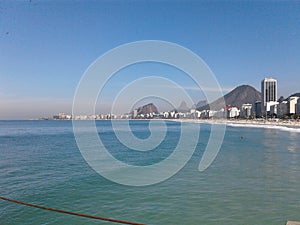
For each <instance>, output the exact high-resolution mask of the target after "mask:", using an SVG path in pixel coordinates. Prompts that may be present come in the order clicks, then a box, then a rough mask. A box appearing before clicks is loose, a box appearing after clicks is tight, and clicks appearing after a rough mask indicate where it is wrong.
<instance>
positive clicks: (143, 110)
mask: <svg viewBox="0 0 300 225" xmlns="http://www.w3.org/2000/svg"><path fill="white" fill-rule="evenodd" d="M136 110H137V115H141V114H144V115H147V114H150V113H156V114H158V113H159V112H158V110H157V107H156V106H155V105H154V104H153V103H149V104H147V105H143V106H141V107H138V108H137V109H136Z"/></svg>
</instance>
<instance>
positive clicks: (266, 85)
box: [255, 78, 300, 118]
mask: <svg viewBox="0 0 300 225" xmlns="http://www.w3.org/2000/svg"><path fill="white" fill-rule="evenodd" d="M261 95H262V100H261V101H258V102H256V103H255V114H256V117H267V116H272V117H279V118H283V117H285V116H291V115H294V114H300V97H298V96H290V97H289V98H287V99H285V100H284V99H281V100H280V101H279V100H277V80H276V79H273V78H265V79H263V80H262V82H261Z"/></svg>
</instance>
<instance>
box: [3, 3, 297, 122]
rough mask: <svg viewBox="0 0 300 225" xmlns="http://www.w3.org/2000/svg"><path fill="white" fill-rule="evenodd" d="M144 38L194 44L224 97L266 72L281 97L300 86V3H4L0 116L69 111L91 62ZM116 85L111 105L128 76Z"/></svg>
mask: <svg viewBox="0 0 300 225" xmlns="http://www.w3.org/2000/svg"><path fill="white" fill-rule="evenodd" d="M139 40H163V41H169V42H174V43H177V44H179V45H182V46H184V47H186V48H188V49H190V50H192V51H193V52H195V53H196V54H197V55H199V56H200V57H201V58H202V59H203V60H204V61H205V62H206V63H207V65H208V66H209V67H210V68H211V70H212V71H213V72H214V74H215V76H216V77H217V79H218V81H219V83H220V85H221V87H222V88H223V91H224V92H225V93H226V92H228V91H229V90H231V89H233V88H234V87H236V86H238V85H241V84H249V85H252V86H254V87H255V88H256V89H258V90H259V89H260V81H261V80H262V79H263V78H264V77H274V78H276V79H277V80H278V95H279V96H280V95H284V96H285V97H287V96H288V95H290V94H293V93H295V92H300V1H167V0H164V1H159V0H156V1H143V0H142V1H127V0H124V1H84V0H82V1H64V0H62V1H44V0H43V1H36V0H31V1H0V119H28V118H36V117H42V116H51V115H53V114H56V113H58V112H60V111H64V112H66V113H70V112H71V106H72V99H73V96H74V92H75V90H76V87H77V84H78V82H79V80H80V78H81V76H82V75H83V73H84V71H85V70H86V69H87V68H88V66H89V65H90V64H91V63H92V62H93V61H94V60H96V59H97V58H98V57H99V56H101V55H102V54H104V53H105V52H107V51H108V50H110V49H112V48H115V47H117V46H119V45H121V44H125V43H128V42H133V41H139ZM141 68H142V67H141ZM141 68H138V67H137V68H136V71H135V72H134V70H133V71H131V73H145V71H144V72H143V71H141ZM144 68H147V65H146V66H145V67H144ZM152 69H155V68H152ZM138 71H140V72H138ZM160 71H161V70H158V71H156V73H159V72H160ZM163 71H164V72H166V75H165V76H166V77H168V69H166V70H163ZM124 74H126V71H125V72H124ZM128 74H129V73H127V75H128ZM144 75H145V74H144ZM123 77H124V76H123ZM125 80H126V79H125ZM112 81H113V83H112V84H111V87H112V88H107V93H106V100H107V101H110V98H109V96H110V92H109V90H110V89H111V90H117V88H118V87H121V86H122V85H121V84H119V83H118V82H120V83H122V82H124V79H121V76H120V79H115V80H112ZM178 81H180V82H181V83H182V85H183V86H186V87H187V89H189V87H190V85H191V83H190V81H188V80H185V79H182V80H180V79H179V80H178ZM193 90H194V89H193V88H190V90H189V91H190V93H191V95H192V98H193V99H194V100H195V101H198V100H201V99H200V98H201V94H198V93H194V92H195V91H194V92H193ZM103 111H105V108H103Z"/></svg>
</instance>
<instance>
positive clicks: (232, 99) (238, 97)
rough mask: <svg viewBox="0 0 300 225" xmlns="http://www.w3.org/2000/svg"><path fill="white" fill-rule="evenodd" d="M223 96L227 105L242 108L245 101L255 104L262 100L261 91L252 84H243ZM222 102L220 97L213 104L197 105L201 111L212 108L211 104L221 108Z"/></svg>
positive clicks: (214, 107)
mask: <svg viewBox="0 0 300 225" xmlns="http://www.w3.org/2000/svg"><path fill="white" fill-rule="evenodd" d="M223 98H224V101H225V104H226V105H231V106H236V107H238V108H241V107H242V105H243V104H245V103H250V104H254V103H255V102H256V101H261V93H260V92H259V91H257V90H256V89H255V88H254V87H252V86H250V85H241V86H238V87H236V88H235V89H233V90H232V91H231V92H229V93H227V94H226V95H224V97H223ZM222 102H223V100H222V98H219V99H217V100H216V101H214V102H212V103H211V104H206V105H204V106H201V107H197V109H198V110H199V111H201V110H205V109H210V106H211V108H213V109H221V108H222V107H223V105H222Z"/></svg>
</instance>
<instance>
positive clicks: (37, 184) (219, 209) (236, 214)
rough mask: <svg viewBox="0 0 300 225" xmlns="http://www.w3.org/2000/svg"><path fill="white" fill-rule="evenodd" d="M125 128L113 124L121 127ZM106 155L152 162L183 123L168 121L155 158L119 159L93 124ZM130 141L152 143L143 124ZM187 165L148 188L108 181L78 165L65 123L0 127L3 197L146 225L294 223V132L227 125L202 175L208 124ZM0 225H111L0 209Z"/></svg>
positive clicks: (297, 176) (105, 133) (114, 145)
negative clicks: (147, 140)
mask: <svg viewBox="0 0 300 225" xmlns="http://www.w3.org/2000/svg"><path fill="white" fill-rule="evenodd" d="M123 122H124V121H119V123H123ZM96 124H97V128H98V132H99V135H100V137H101V139H102V140H103V142H104V143H105V145H106V147H107V148H110V149H111V151H112V152H111V153H112V154H113V155H114V156H115V157H117V158H120V159H122V160H124V161H127V162H130V163H132V164H134V163H137V164H138V163H140V162H142V164H151V163H153V162H157V161H159V160H161V159H163V158H165V157H167V156H168V155H169V154H171V153H172V151H173V148H174V146H175V145H176V142H174V137H175V138H176V137H178V136H179V135H180V123H179V122H170V121H169V122H167V126H168V132H167V135H166V138H165V141H164V142H163V143H162V145H161V146H159V147H158V148H157V149H155V150H154V151H152V152H151V153H148V154H145V155H142V156H143V157H141V155H140V154H139V155H134V154H132V152H131V154H130V157H129V156H128V155H126V154H124V152H123V151H126V149H124V148H123V147H122V146H121V145H120V143H119V142H118V141H117V139H116V138H115V136H114V133H113V129H112V127H111V124H110V122H108V121H97V122H96ZM130 125H131V129H132V130H133V131H134V134H135V135H136V136H137V137H139V138H146V137H147V136H148V135H149V130H148V121H132V122H131V123H130ZM199 126H200V127H201V132H200V137H199V143H198V145H197V148H196V151H195V153H194V155H193V157H192V158H191V160H190V161H189V162H188V163H187V165H186V166H185V167H184V168H183V169H182V170H181V171H180V172H179V173H177V174H175V175H174V176H173V177H171V178H170V179H168V180H167V181H164V182H162V183H158V184H155V185H151V186H147V187H129V186H123V185H119V184H116V183H113V182H111V181H108V180H106V179H104V178H103V177H101V176H100V175H99V174H97V173H96V172H95V171H94V170H92V169H91V168H90V167H89V166H88V164H87V163H86V162H85V161H84V159H83V157H82V156H81V154H80V151H79V150H78V147H77V145H76V142H75V139H74V135H73V131H72V124H71V121H1V122H0V169H1V173H0V193H1V195H2V196H6V197H10V198H15V199H18V200H21V201H27V202H30V203H34V204H40V205H44V206H47V207H53V208H59V209H64V210H69V211H75V212H80V213H86V214H91V215H98V216H103V217H110V218H116V219H122V220H129V221H135V222H140V223H146V224H231V225H240V224H274V225H276V224H278V225H282V224H284V223H285V221H286V220H300V216H299V210H300V183H299V180H300V164H299V161H300V148H299V146H300V139H299V135H300V133H299V132H298V130H297V129H294V130H290V131H282V130H279V129H266V128H250V127H249V128H243V127H231V126H227V130H226V134H225V139H224V142H223V145H222V147H221V150H220V152H219V154H218V156H217V158H216V160H215V161H214V162H213V164H212V165H211V166H210V167H209V168H208V169H207V170H205V171H204V172H199V171H198V165H199V161H200V159H201V156H202V154H203V151H204V149H205V146H206V144H207V141H208V138H209V132H210V125H209V124H199ZM126 157H127V158H126ZM0 224H3V225H6V224H9V225H14V224H109V223H103V222H99V221H95V220H89V219H82V218H77V217H74V216H70V215H63V214H58V213H54V212H47V211H43V210H39V209H33V208H29V207H26V206H20V205H17V204H14V203H9V202H4V201H2V200H1V201H0Z"/></svg>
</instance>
